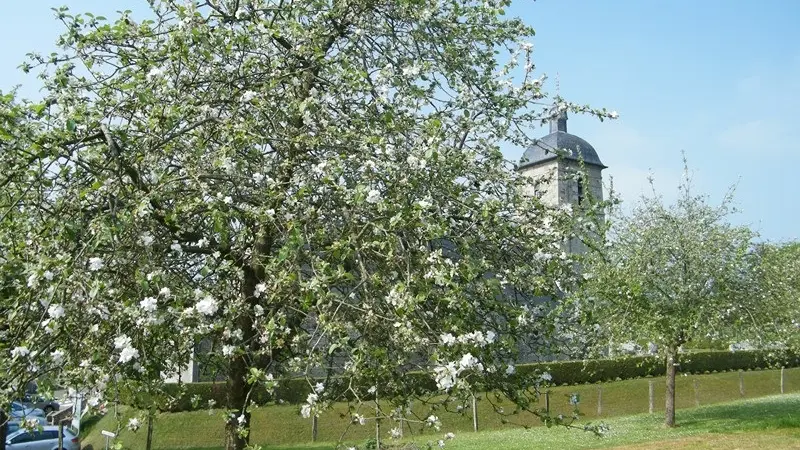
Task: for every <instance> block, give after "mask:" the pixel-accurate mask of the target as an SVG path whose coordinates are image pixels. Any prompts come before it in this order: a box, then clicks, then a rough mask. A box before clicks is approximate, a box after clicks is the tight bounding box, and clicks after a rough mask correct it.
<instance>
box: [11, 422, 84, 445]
mask: <svg viewBox="0 0 800 450" xmlns="http://www.w3.org/2000/svg"><path fill="white" fill-rule="evenodd" d="M62 442H63V448H64V450H80V448H81V442H80V439H78V436H77V435H76V433H75V432H74V430H73V429H72V428H70V427H64V438H63V441H62ZM22 449H25V450H57V449H58V427H57V426H53V425H48V426H46V427H42V429H41V430H34V431H28V430H24V429H23V430H18V431H15V432H13V433H11V434H9V435H8V437H7V438H6V450H22Z"/></svg>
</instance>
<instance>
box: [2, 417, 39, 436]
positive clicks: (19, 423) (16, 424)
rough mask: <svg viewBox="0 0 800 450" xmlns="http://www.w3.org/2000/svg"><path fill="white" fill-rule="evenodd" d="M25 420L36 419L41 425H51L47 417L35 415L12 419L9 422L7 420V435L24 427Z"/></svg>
mask: <svg viewBox="0 0 800 450" xmlns="http://www.w3.org/2000/svg"><path fill="white" fill-rule="evenodd" d="M25 420H35V421H36V422H37V423H38V424H39V426H42V427H43V426H46V425H49V424H48V423H47V419H46V418H45V417H38V416H33V417H28V419H11V420H9V421H8V422H6V436H8V435H10V434H11V433H13V432H15V431H17V430H19V429H20V428H24V426H23V425H24V422H25Z"/></svg>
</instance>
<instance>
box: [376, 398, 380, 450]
mask: <svg viewBox="0 0 800 450" xmlns="http://www.w3.org/2000/svg"><path fill="white" fill-rule="evenodd" d="M375 448H376V449H378V450H381V406H380V404H379V403H378V393H377V392H376V393H375Z"/></svg>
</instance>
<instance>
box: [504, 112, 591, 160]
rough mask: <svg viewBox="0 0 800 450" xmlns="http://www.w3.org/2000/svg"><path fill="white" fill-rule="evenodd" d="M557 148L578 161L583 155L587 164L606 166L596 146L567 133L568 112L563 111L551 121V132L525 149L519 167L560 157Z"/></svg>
mask: <svg viewBox="0 0 800 450" xmlns="http://www.w3.org/2000/svg"><path fill="white" fill-rule="evenodd" d="M555 150H563V157H564V158H565V159H571V160H575V161H578V160H579V159H580V158H581V157H583V161H584V163H585V164H589V165H594V166H599V167H600V168H603V169H605V168H606V166H605V165H603V163H602V162H601V161H600V157H599V156H597V152H596V151H595V149H594V147H592V146H591V144H589V143H588V142H586V141H585V140H583V139H581V138H579V137H578V136H575V135H574V134H569V133H567V113H566V112H563V113H561V115H560V116H559V117H558V118H557V119H552V120H551V121H550V134H548V135H547V136H545V137H543V138H541V139H537V140H536V143H535V144H533V145H532V146H531V147H529V148H528V149H527V150H525V153H523V155H522V159H521V160H520V165H519V168H520V169H522V168H524V167H529V166H535V165H538V164H541V163H543V162H547V161H550V160H553V159H556V158H558V157H559V155H558V153H556V151H555Z"/></svg>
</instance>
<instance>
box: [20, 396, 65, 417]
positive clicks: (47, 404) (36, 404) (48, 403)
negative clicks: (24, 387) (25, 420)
mask: <svg viewBox="0 0 800 450" xmlns="http://www.w3.org/2000/svg"><path fill="white" fill-rule="evenodd" d="M20 403H22V404H23V405H25V406H27V407H28V408H38V409H41V410H42V411H44V413H45V415H46V414H50V413H51V412H53V411H58V410H59V409H61V405H59V404H58V402H57V401H55V400H48V399H46V398H44V397H42V396H41V395H39V394H36V393H30V394H25V397H24V398H23V399H22V400H21V401H20Z"/></svg>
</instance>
